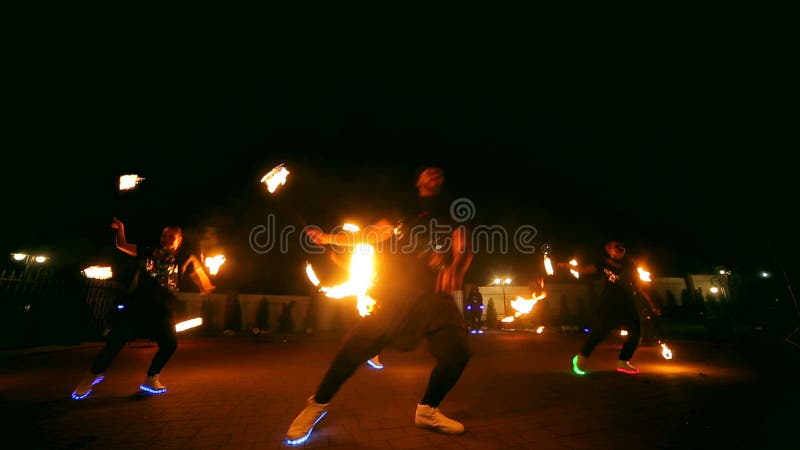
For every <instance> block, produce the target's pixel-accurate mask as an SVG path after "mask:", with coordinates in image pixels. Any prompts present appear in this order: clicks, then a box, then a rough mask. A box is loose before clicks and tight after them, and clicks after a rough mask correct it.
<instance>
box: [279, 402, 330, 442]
mask: <svg viewBox="0 0 800 450" xmlns="http://www.w3.org/2000/svg"><path fill="white" fill-rule="evenodd" d="M328 405H330V403H317V402H315V401H314V396H313V395H312V396H311V397H308V400H306V407H305V408H303V410H302V411H300V414H298V415H297V417H295V418H294V421H293V422H292V424H291V425H289V431H287V432H286V443H287V444H289V445H300V444H302V443H303V442H305V441H306V439H308V438H309V436H311V432H312V431H314V425H316V424H317V422H319V421H320V420H322V418H323V417H325V414H328Z"/></svg>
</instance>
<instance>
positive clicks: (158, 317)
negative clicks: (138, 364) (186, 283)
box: [72, 218, 214, 400]
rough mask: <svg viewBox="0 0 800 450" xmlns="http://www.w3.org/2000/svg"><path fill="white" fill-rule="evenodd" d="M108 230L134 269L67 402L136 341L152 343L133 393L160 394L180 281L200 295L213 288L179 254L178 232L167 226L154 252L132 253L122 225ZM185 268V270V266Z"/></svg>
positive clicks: (174, 344) (82, 394)
mask: <svg viewBox="0 0 800 450" xmlns="http://www.w3.org/2000/svg"><path fill="white" fill-rule="evenodd" d="M111 227H112V228H114V229H116V230H117V237H116V246H117V248H118V249H119V250H120V251H122V252H124V253H126V254H128V255H131V256H133V257H135V258H136V266H135V270H134V273H133V276H132V281H131V283H130V286H129V289H128V295H127V296H126V299H125V301H124V302H123V305H122V306H123V308H124V309H122V310H121V311H119V313H118V315H117V317H116V318H115V320H114V322H113V323H112V326H111V332H110V333H109V334H108V336H107V337H106V344H105V346H103V348H102V349H101V350H100V353H99V354H98V355H97V357H96V358H95V360H94V362H93V363H92V366H91V369H90V370H89V372H88V373H87V374H86V375H85V376H84V378H83V379H82V380H81V381H80V383H79V384H78V386H77V387H76V388H75V390H74V391H73V392H72V398H74V399H76V400H80V399H83V398H86V397H87V396H88V395H89V394H90V393H91V392H92V388H93V386H94V385H96V384H97V383H99V382H101V381H102V380H103V378H104V373H105V371H106V369H108V367H109V366H110V365H111V362H112V361H113V360H114V358H115V357H116V356H117V355H118V354H119V352H120V350H122V348H123V347H124V346H125V344H126V343H127V342H129V341H130V340H132V339H134V338H137V337H147V338H150V339H153V340H154V341H156V342H157V343H158V351H157V352H156V354H155V355H154V356H153V359H152V361H151V363H150V367H149V368H148V369H147V375H146V376H145V379H144V382H143V383H142V384H141V385H140V386H139V389H140V390H142V391H144V392H148V393H152V394H161V393H164V392H166V391H167V388H166V387H165V386H164V385H163V384H161V382H160V381H159V379H158V378H159V374H160V373H161V369H163V368H164V365H165V364H166V363H167V361H169V359H170V357H172V355H173V354H174V353H175V350H177V348H178V337H177V334H176V331H175V322H174V318H173V311H174V309H175V307H176V305H177V302H178V298H177V297H176V296H175V291H177V290H178V286H179V284H180V281H181V278H182V276H183V275H185V274H187V273H188V274H190V277H191V278H192V280H194V281H195V283H196V284H197V285H198V286H200V288H201V290H202V291H203V292H210V291H211V290H213V289H214V286H213V285H212V284H211V282H210V280H209V278H208V276H207V275H206V273H205V270H204V269H203V267H202V265H201V264H200V261H199V259H197V258H196V257H195V256H193V255H190V254H188V253H187V252H185V251H183V247H182V244H183V232H182V230H181V228H180V227H176V226H169V227H166V228H164V230H163V231H162V233H161V243H160V246H158V247H144V248H141V249H140V248H138V247H137V245H136V244H132V243H129V242H128V241H127V240H126V237H125V226H124V224H123V223H122V221H120V220H119V219H117V218H114V219H113V221H112V223H111ZM190 266H191V269H189V267H190Z"/></svg>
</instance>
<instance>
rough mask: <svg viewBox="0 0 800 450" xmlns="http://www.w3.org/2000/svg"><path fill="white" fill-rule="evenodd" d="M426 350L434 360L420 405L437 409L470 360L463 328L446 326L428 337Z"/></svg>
mask: <svg viewBox="0 0 800 450" xmlns="http://www.w3.org/2000/svg"><path fill="white" fill-rule="evenodd" d="M428 350H429V351H430V353H431V354H432V355H433V356H434V358H436V366H435V367H434V368H433V371H431V376H430V379H429V380H428V387H427V390H426V391H425V395H424V396H423V397H422V401H420V404H422V405H428V406H431V407H434V408H435V407H438V406H439V403H441V402H442V399H444V397H445V395H447V393H448V392H450V389H452V388H453V386H455V384H456V382H457V381H458V379H459V378H460V377H461V373H462V372H463V371H464V368H465V367H466V365H467V362H468V361H469V358H470V352H469V346H468V344H467V337H466V335H465V334H464V332H463V328H461V327H456V326H448V327H445V328H442V329H440V330H438V331H436V332H434V333H432V334H430V335H428Z"/></svg>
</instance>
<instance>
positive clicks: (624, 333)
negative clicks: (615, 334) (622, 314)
mask: <svg viewBox="0 0 800 450" xmlns="http://www.w3.org/2000/svg"><path fill="white" fill-rule="evenodd" d="M619 335H620V336H627V335H628V330H619Z"/></svg>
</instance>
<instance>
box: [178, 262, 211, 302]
mask: <svg viewBox="0 0 800 450" xmlns="http://www.w3.org/2000/svg"><path fill="white" fill-rule="evenodd" d="M190 264H191V266H192V269H191V271H190V272H189V278H191V279H192V281H193V282H194V284H196V285H197V287H199V288H200V292H201V293H203V294H207V293H209V292H211V291H213V290H214V289H216V288H217V287H216V286H214V285H213V284H211V279H210V278H209V277H208V274H207V273H206V271H205V269H203V265H202V264H200V260H199V259H198V258H197V257H196V256H194V255H191V256H190V257H189V258H187V259H186V262H184V263H183V267H181V273H186V269H188V268H189V265H190Z"/></svg>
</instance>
